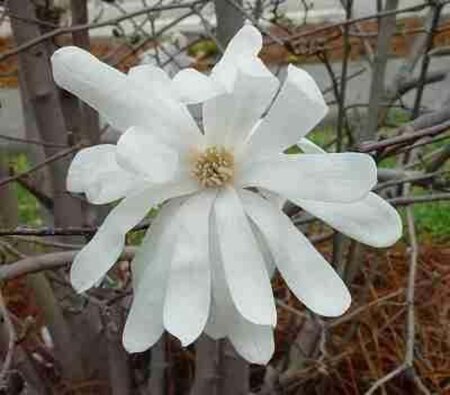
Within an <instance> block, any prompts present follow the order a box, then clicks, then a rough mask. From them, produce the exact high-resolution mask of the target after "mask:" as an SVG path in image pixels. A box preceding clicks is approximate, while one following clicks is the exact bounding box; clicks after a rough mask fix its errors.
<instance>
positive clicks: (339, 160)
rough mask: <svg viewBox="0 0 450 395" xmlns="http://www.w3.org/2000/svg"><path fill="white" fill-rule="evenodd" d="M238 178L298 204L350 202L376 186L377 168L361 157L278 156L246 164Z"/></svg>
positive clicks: (338, 155) (329, 155)
mask: <svg viewBox="0 0 450 395" xmlns="http://www.w3.org/2000/svg"><path fill="white" fill-rule="evenodd" d="M239 177H240V179H239V181H238V182H239V183H240V184H241V185H243V186H256V187H262V188H266V189H268V190H271V191H273V192H276V193H278V194H281V195H283V196H285V197H286V198H287V199H289V200H291V201H292V202H294V203H297V204H298V200H299V199H311V200H319V201H324V202H351V201H356V200H359V199H361V198H363V197H364V196H366V195H367V194H368V193H369V191H370V190H371V189H372V187H373V186H374V185H375V183H376V181H377V167H376V164H375V162H374V160H373V159H372V157H371V156H370V155H366V154H360V153H342V154H327V155H322V154H303V155H283V154H281V155H278V156H276V157H273V158H268V159H267V160H262V161H260V162H253V163H249V164H248V165H247V166H246V168H245V169H243V171H242V173H241V174H240V176H239Z"/></svg>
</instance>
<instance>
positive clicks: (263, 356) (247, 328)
mask: <svg viewBox="0 0 450 395" xmlns="http://www.w3.org/2000/svg"><path fill="white" fill-rule="evenodd" d="M212 228H213V229H214V228H215V226H214V224H213V225H212ZM211 233H212V234H211V235H210V237H211V244H210V245H211V247H210V250H211V268H212V280H213V289H212V304H211V311H210V317H209V321H208V324H207V326H206V328H205V332H206V333H207V334H208V335H209V336H211V337H212V338H213V339H220V338H224V337H228V338H229V339H230V342H231V343H232V345H233V346H234V348H235V349H236V351H237V352H238V353H239V354H240V355H241V356H242V357H243V358H245V359H246V360H247V361H249V362H251V363H259V364H266V363H267V362H268V361H269V360H270V358H271V357H272V355H273V352H274V348H275V346H274V341H273V329H272V327H271V326H270V325H256V324H253V323H251V322H250V321H248V320H246V319H245V318H244V317H242V315H241V314H240V313H239V312H238V311H237V310H236V307H235V306H234V304H233V301H232V300H231V295H230V292H229V290H228V286H227V283H226V279H225V273H224V270H223V263H222V258H221V254H220V251H219V248H218V240H217V235H216V234H214V232H211Z"/></svg>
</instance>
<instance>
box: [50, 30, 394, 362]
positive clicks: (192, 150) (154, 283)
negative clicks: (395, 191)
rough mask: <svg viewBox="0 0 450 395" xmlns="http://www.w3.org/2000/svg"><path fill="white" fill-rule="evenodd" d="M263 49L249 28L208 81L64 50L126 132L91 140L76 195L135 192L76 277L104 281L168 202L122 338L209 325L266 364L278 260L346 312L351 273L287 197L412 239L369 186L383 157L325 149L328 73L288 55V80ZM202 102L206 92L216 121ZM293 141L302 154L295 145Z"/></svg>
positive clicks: (65, 71) (338, 218) (76, 178)
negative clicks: (301, 223) (278, 200)
mask: <svg viewBox="0 0 450 395" xmlns="http://www.w3.org/2000/svg"><path fill="white" fill-rule="evenodd" d="M261 47H262V37H261V35H260V33H259V32H258V30H257V29H256V28H255V27H253V26H251V25H246V26H244V27H243V28H242V29H241V30H240V31H239V32H238V33H237V34H236V36H235V37H234V38H233V39H232V40H231V42H230V44H229V45H228V47H227V49H226V52H225V54H224V55H223V57H222V59H221V60H220V62H219V63H218V64H217V65H216V66H215V67H214V69H213V70H212V72H211V75H210V76H205V75H203V74H201V73H199V72H197V71H195V70H194V69H185V70H182V71H180V72H179V73H178V74H177V75H175V76H174V78H173V79H170V78H169V77H168V76H167V75H166V74H165V72H164V71H163V70H161V69H159V68H157V67H154V66H151V65H142V66H137V67H134V68H132V69H131V70H130V71H129V73H128V74H123V73H121V72H119V71H117V70H116V69H113V68H111V67H110V66H108V65H106V64H104V63H102V62H100V61H99V60H98V59H96V58H95V57H94V56H92V55H90V54H89V53H88V52H86V51H83V50H81V49H79V48H76V47H64V48H61V49H60V50H58V51H56V52H55V54H54V55H53V57H52V66H53V74H54V78H55V81H56V82H57V83H58V84H59V85H60V86H61V87H62V88H64V89H66V90H68V91H70V92H72V93H73V94H75V95H76V96H78V97H79V98H80V99H82V100H83V101H85V102H86V103H88V104H89V105H91V106H92V107H93V108H95V109H96V110H97V111H98V112H99V113H100V114H101V115H102V116H103V117H104V118H105V119H106V120H107V121H108V122H109V123H110V124H111V125H112V126H113V127H115V128H116V129H118V130H120V131H122V132H123V134H122V135H121V137H120V139H119V141H118V143H117V145H110V144H100V145H97V146H93V147H89V148H86V149H83V150H81V151H80V152H79V153H78V154H77V155H76V156H75V158H74V160H73V162H72V164H71V166H70V169H69V174H68V178H67V188H68V190H69V191H71V192H74V193H85V194H86V196H87V199H88V200H89V201H90V202H92V203H94V204H104V203H110V202H113V201H116V200H118V199H121V200H120V202H119V203H118V204H117V205H116V206H115V207H114V209H113V210H112V211H111V212H110V214H109V215H108V217H107V218H106V219H105V221H104V222H103V224H102V226H101V227H100V228H99V230H98V232H97V233H96V235H95V236H94V238H93V239H92V240H91V241H90V242H89V244H87V245H86V246H85V247H84V248H83V249H82V250H81V251H80V253H79V254H78V255H77V257H76V259H75V261H74V263H73V265H72V268H71V282H72V284H73V286H74V288H75V289H76V290H77V291H79V292H83V291H85V290H87V289H88V288H90V287H92V286H94V285H95V284H96V283H97V282H99V281H100V280H101V279H102V278H103V276H104V275H105V274H106V273H107V271H108V270H109V269H110V268H111V267H112V266H113V265H114V263H115V262H116V260H117V258H118V257H119V255H120V254H121V252H122V249H123V247H124V242H125V235H126V233H127V232H128V231H129V230H130V229H132V228H133V227H134V226H135V225H137V224H138V223H139V222H140V221H141V220H142V219H143V218H144V217H145V216H146V214H147V213H148V212H149V210H150V209H151V208H152V207H155V206H157V205H160V206H161V209H160V210H159V212H158V215H157V217H156V219H155V220H154V222H153V223H152V226H151V227H150V229H149V230H148V231H147V234H146V236H145V238H144V241H143V243H142V246H141V247H140V249H139V251H138V253H137V254H136V256H135V258H134V259H133V261H132V263H131V269H132V275H133V286H134V298H133V303H132V307H131V310H130V313H129V316H128V320H127V323H126V326H125V329H124V334H123V341H124V346H125V348H126V349H127V350H129V351H130V352H139V351H144V350H146V349H147V348H149V347H151V346H152V345H153V344H154V343H155V342H156V341H157V340H158V339H159V337H160V336H161V334H162V333H163V331H164V330H167V331H168V332H170V333H171V334H173V335H174V336H176V337H177V338H178V339H180V341H181V342H182V344H183V345H188V344H191V343H192V342H193V341H195V340H196V339H197V338H198V336H199V335H200V334H201V333H202V332H206V333H207V334H208V335H209V336H211V337H213V338H215V339H217V338H223V337H227V338H228V339H229V340H230V341H231V343H232V344H233V345H234V347H235V349H236V350H237V352H239V353H240V354H241V355H242V356H243V357H244V358H246V359H247V360H248V361H250V362H254V363H266V362H267V361H268V360H269V359H270V358H271V356H272V354H273V351H274V341H273V327H274V326H275V325H276V320H277V313H276V308H275V303H274V298H273V294H272V289H271V284H270V278H271V276H272V274H273V271H274V268H275V266H276V268H277V269H278V270H279V272H280V274H281V275H282V277H283V278H284V280H285V281H286V283H287V284H288V286H289V287H290V289H291V290H292V292H293V293H294V294H295V295H296V296H297V297H298V299H299V300H301V301H302V302H303V303H304V304H305V305H306V306H307V307H308V308H309V309H311V310H312V311H314V312H315V313H317V314H320V315H323V316H338V315H340V314H343V313H344V312H345V311H346V310H347V309H348V307H349V305H350V302H351V297H350V294H349V292H348V290H347V287H346V286H345V284H344V282H343V281H342V280H341V278H340V277H339V276H338V275H337V274H336V272H335V271H334V270H333V268H332V267H331V266H330V265H329V264H328V262H327V261H326V260H325V259H324V258H323V257H322V256H321V254H319V253H318V252H317V251H316V249H315V248H314V247H313V246H312V245H311V243H310V242H309V241H308V239H307V238H306V237H305V236H304V235H303V234H302V233H301V232H299V230H298V229H297V228H296V227H295V226H294V225H293V224H292V223H291V221H290V219H289V218H288V217H287V216H286V215H285V214H283V213H282V212H281V210H280V209H279V207H278V206H277V204H275V203H274V201H275V199H272V198H271V197H273V196H275V197H280V196H281V197H283V198H285V199H288V200H290V201H291V202H293V203H295V204H296V205H298V206H300V207H301V208H303V209H304V210H305V211H307V212H309V213H311V214H312V215H314V216H316V217H318V218H320V219H322V220H323V221H325V222H326V223H328V224H329V225H330V226H332V227H333V228H335V229H337V230H338V231H339V232H342V233H344V234H346V235H348V236H349V237H352V238H354V239H356V240H358V241H360V242H362V243H365V244H368V245H371V246H374V247H386V246H389V245H391V244H393V243H394V242H395V241H397V239H398V238H399V237H400V235H401V231H402V225H401V221H400V218H399V216H398V214H397V212H396V211H395V210H394V209H393V208H392V207H391V206H390V205H389V204H388V203H387V202H385V201H384V200H383V199H381V198H380V197H379V196H378V195H376V194H374V193H372V192H370V191H371V189H372V187H373V186H374V185H375V183H376V174H377V169H376V165H375V163H374V161H373V160H372V158H371V157H370V156H368V155H364V154H359V153H326V152H324V151H323V150H322V149H321V148H319V147H317V146H316V145H314V144H313V143H311V142H310V141H308V140H306V139H304V136H305V135H306V134H307V133H308V132H309V131H310V130H311V129H312V128H313V127H314V126H316V125H317V123H318V122H319V121H320V120H321V119H322V118H323V117H324V116H325V114H326V113H327V110H328V109H327V105H326V104H325V101H324V99H323V97H322V94H321V92H320V90H319V88H318V87H317V85H316V83H315V82H314V80H313V79H312V78H311V77H310V75H309V74H308V73H306V72H305V71H303V70H302V69H300V68H297V67H294V66H289V67H288V71H287V77H286V79H285V80H284V82H283V84H282V86H281V88H280V87H279V85H280V83H279V81H278V79H277V78H276V77H275V76H274V75H273V74H272V73H271V72H270V71H269V70H268V69H267V68H266V66H265V65H264V64H263V63H262V62H261V60H260V59H259V58H258V57H257V55H258V53H259V51H260V49H261ZM192 103H202V111H203V126H202V130H201V129H200V127H199V126H198V125H197V124H196V122H195V121H194V119H193V118H192V116H191V114H190V112H189V110H188V108H187V104H192ZM267 109H269V110H268V111H267ZM294 144H298V145H299V147H300V148H301V149H302V150H303V152H304V153H303V154H298V155H287V154H284V153H283V152H284V151H285V149H286V148H288V147H290V146H292V145H294Z"/></svg>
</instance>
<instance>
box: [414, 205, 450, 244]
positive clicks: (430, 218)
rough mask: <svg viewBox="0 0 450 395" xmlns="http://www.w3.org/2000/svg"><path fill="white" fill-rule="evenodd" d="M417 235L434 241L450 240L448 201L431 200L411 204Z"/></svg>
mask: <svg viewBox="0 0 450 395" xmlns="http://www.w3.org/2000/svg"><path fill="white" fill-rule="evenodd" d="M413 213H414V218H415V220H416V226H417V230H418V232H419V235H420V236H422V237H424V236H428V237H431V238H433V239H434V240H436V241H440V242H442V241H449V240H450V202H432V203H427V204H416V205H414V206H413Z"/></svg>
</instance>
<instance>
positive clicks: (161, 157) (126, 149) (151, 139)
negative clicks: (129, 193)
mask: <svg viewBox="0 0 450 395" xmlns="http://www.w3.org/2000/svg"><path fill="white" fill-rule="evenodd" d="M117 162H118V163H119V164H120V165H121V166H122V167H123V168H125V169H126V170H128V171H129V172H130V173H132V174H133V173H134V174H136V175H137V176H139V177H141V178H145V179H147V180H148V181H150V182H153V183H163V182H168V181H170V180H172V179H173V178H174V177H175V174H176V172H177V170H178V167H179V162H178V153H177V151H176V150H174V149H173V148H172V147H170V146H168V145H167V144H165V143H164V142H163V141H161V140H160V139H158V138H157V137H156V136H154V135H151V134H149V133H147V131H146V130H145V129H143V128H140V127H132V128H130V129H128V130H127V131H126V132H125V133H124V134H122V136H120V138H119V141H118V142H117Z"/></svg>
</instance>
